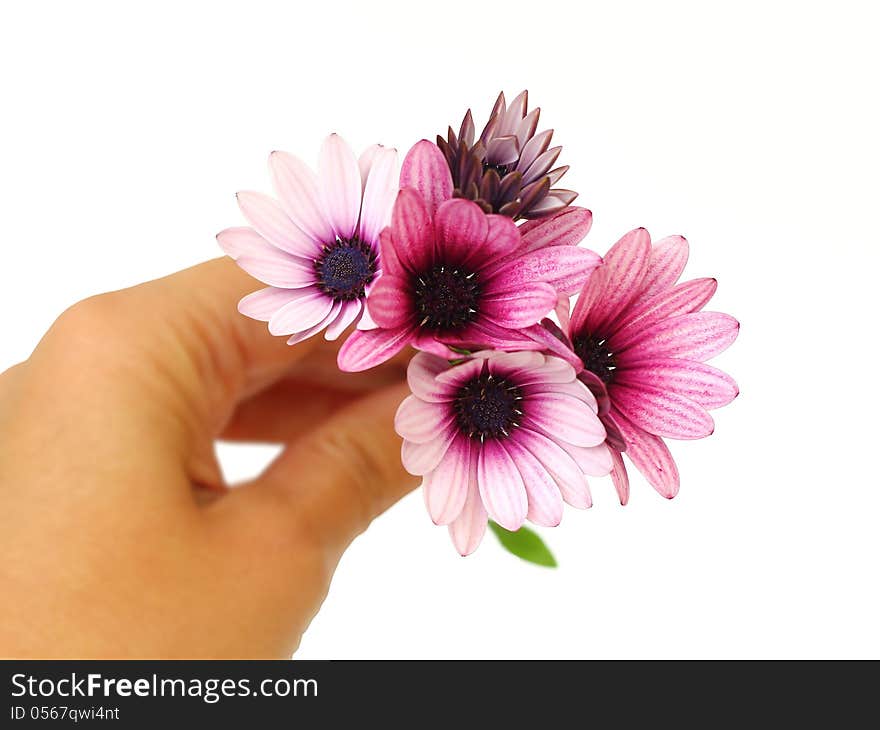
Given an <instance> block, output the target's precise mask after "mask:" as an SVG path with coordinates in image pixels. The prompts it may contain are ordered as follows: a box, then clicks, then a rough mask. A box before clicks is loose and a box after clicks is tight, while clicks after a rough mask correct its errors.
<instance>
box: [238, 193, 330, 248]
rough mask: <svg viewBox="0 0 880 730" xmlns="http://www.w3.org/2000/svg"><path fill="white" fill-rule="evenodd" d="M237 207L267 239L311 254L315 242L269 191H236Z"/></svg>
mask: <svg viewBox="0 0 880 730" xmlns="http://www.w3.org/2000/svg"><path fill="white" fill-rule="evenodd" d="M236 198H237V199H238V207H239V208H241V212H242V213H243V214H244V217H245V218H247V220H248V223H250V224H251V225H252V226H253V227H254V229H255V230H256V231H257V233H259V234H260V235H261V236H262V237H263V238H265V239H266V240H267V241H268V242H269V243H271V244H272V245H273V246H275V247H276V248H279V249H281V250H282V251H286V252H287V253H290V254H294V255H296V256H302V257H303V258H307V259H310V258H313V257H314V256H315V255H317V253H318V252H319V250H320V247H319V246H318V244H317V243H316V242H315V241H314V240H313V239H312V238H310V237H309V236H308V235H306V234H305V233H303V232H302V231H301V230H300V229H299V228H297V227H296V225H295V224H294V222H293V221H292V220H290V218H289V217H288V215H287V213H285V212H284V211H283V210H282V209H281V206H280V205H279V204H278V203H277V202H276V201H275V200H273V199H272V198H270V197H269V196H268V195H263V193H254V192H250V191H247V190H243V191H242V192H240V193H236Z"/></svg>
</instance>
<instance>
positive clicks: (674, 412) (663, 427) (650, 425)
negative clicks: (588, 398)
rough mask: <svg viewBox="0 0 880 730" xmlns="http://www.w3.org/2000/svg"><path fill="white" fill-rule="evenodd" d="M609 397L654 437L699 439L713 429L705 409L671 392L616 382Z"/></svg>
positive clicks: (708, 434)
mask: <svg viewBox="0 0 880 730" xmlns="http://www.w3.org/2000/svg"><path fill="white" fill-rule="evenodd" d="M611 398H612V399H613V401H614V405H615V406H616V407H617V409H618V410H620V411H621V412H622V413H623V414H624V415H625V416H626V417H627V418H628V419H629V420H630V421H632V422H633V423H634V424H635V425H636V426H639V427H640V428H643V429H644V430H645V431H647V432H648V433H653V434H654V435H656V436H665V437H666V438H674V439H700V438H705V437H706V436H710V435H711V434H712V432H713V431H714V430H715V422H714V421H713V420H712V416H710V415H709V414H708V413H707V412H706V409H705V408H703V407H702V406H699V405H697V404H696V403H694V402H693V401H692V400H688V399H687V398H685V397H683V396H681V395H679V394H678V393H675V392H673V391H666V390H660V389H658V388H653V387H645V386H639V387H638V388H631V387H629V386H626V385H620V384H618V383H615V384H614V386H613V390H612V391H611Z"/></svg>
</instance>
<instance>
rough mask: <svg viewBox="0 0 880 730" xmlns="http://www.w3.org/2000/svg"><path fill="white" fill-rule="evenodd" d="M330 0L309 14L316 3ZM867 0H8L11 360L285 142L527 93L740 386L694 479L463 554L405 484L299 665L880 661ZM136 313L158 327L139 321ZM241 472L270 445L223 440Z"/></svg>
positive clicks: (368, 134)
mask: <svg viewBox="0 0 880 730" xmlns="http://www.w3.org/2000/svg"><path fill="white" fill-rule="evenodd" d="M309 5H311V6H312V7H311V8H308V7H305V6H309ZM870 14H871V3H864V4H854V3H841V2H835V3H826V4H812V3H792V4H790V5H788V4H782V3H772V2H770V3H768V2H761V3H754V4H752V3H748V2H737V3H735V4H727V5H725V6H723V7H722V4H714V3H692V4H681V3H668V2H666V3H650V4H648V3H646V4H631V3H613V4H612V3H604V2H603V3H596V4H592V3H582V2H578V3H565V2H540V3H537V2H536V3H518V2H511V1H508V2H504V3H498V4H497V5H496V4H491V3H477V2H469V3H457V2H450V1H449V0H443V1H442V2H437V3H432V4H428V3H413V2H409V3H406V4H401V5H399V6H395V5H391V4H382V3H377V2H359V3H350V4H348V3H332V2H320V3H314V4H312V3H293V2H283V3H282V2H278V3H267V4H262V3H255V2H235V3H217V2H212V3H204V4H196V3H177V2H176V3H162V2H155V1H154V2H150V3H141V4H135V3H110V2H108V3H97V2H77V3H60V2H59V3H46V2H31V3H15V4H9V5H4V8H3V11H2V19H0V93H2V99H0V102H2V111H0V237H2V239H0V240H2V251H3V256H2V263H0V312H2V314H0V317H2V338H0V369H2V368H5V367H6V366H8V365H11V364H12V363H14V362H16V361H18V360H21V359H23V358H26V357H27V356H28V354H29V353H30V351H31V349H32V348H33V346H34V345H35V344H36V342H37V340H38V338H39V337H40V335H41V333H42V332H43V331H44V330H45V329H46V328H47V327H48V326H49V325H50V324H51V322H52V321H53V319H54V317H55V316H56V315H57V314H58V313H59V312H60V311H61V310H62V309H64V308H65V307H66V306H67V305H69V304H70V303H72V302H74V301H75V300H77V299H80V298H82V297H85V296H87V295H88V294H91V293H94V292H97V291H101V290H108V289H115V288H119V287H122V286H126V285H130V284H133V283H136V282H138V281H141V280H145V279H149V278H153V277H156V276H160V275H163V274H165V273H168V272H171V271H174V270H177V269H180V268H183V267H186V266H188V265H191V264H193V263H196V262H198V261H201V260H203V259H206V258H209V257H212V256H215V255H217V249H216V247H215V242H214V234H215V233H216V232H217V231H218V230H220V229H222V228H224V227H226V226H229V225H240V224H241V223H242V219H241V217H240V214H239V212H238V211H237V208H236V206H235V201H234V198H233V193H234V192H235V191H236V190H238V189H246V188H250V189H258V190H259V189H263V190H268V189H269V180H268V174H267V171H266V157H267V154H268V152H269V151H271V150H273V149H276V148H280V149H288V150H291V151H294V152H296V153H298V154H300V155H301V156H303V157H304V158H306V159H309V160H313V159H314V157H315V156H316V154H317V149H318V146H319V144H320V142H321V140H322V139H323V137H324V136H325V135H326V134H327V133H328V132H329V131H331V130H336V131H339V132H340V133H342V134H343V135H344V136H345V137H347V138H348V139H349V141H351V142H352V143H353V144H354V145H355V146H356V147H358V148H360V147H363V146H365V145H367V144H369V143H372V142H374V141H379V142H383V143H385V144H390V145H395V146H397V147H398V148H399V149H401V150H405V149H406V148H407V147H408V146H409V145H411V144H412V143H413V142H415V141H416V140H417V139H419V138H420V137H429V138H430V137H433V135H434V134H435V133H436V132H438V131H442V130H444V129H445V127H446V125H447V124H448V123H450V122H452V123H454V124H455V125H457V124H458V122H459V121H460V119H461V116H462V114H463V112H464V110H465V108H466V107H467V106H469V105H470V106H473V107H474V112H475V115H476V117H477V123H478V125H479V124H482V122H483V121H485V116H486V114H487V112H488V111H489V108H490V107H491V104H492V102H493V100H494V97H495V95H496V93H497V91H498V90H499V89H504V90H506V91H507V92H508V95H509V96H512V95H513V94H515V93H516V92H518V91H519V90H520V89H521V88H526V87H527V88H528V89H529V90H530V92H531V97H530V98H531V100H532V103H533V105H540V106H541V107H542V108H543V109H544V113H543V115H542V125H541V126H542V127H544V126H552V127H554V128H556V129H557V130H558V131H557V134H556V136H555V138H554V139H556V140H558V141H559V143H561V144H563V145H564V147H565V148H564V151H563V161H564V162H566V163H568V164H570V165H571V166H572V170H571V171H570V172H569V174H568V175H567V176H566V178H565V179H564V183H565V185H566V187H571V188H573V189H576V190H578V191H580V193H581V196H580V198H579V200H578V202H579V203H580V204H582V205H585V206H587V207H589V208H591V209H592V210H593V212H594V216H595V222H594V227H593V230H592V232H591V233H590V235H589V237H588V238H587V240H586V245H589V246H591V247H593V248H595V249H596V250H597V251H599V252H600V253H603V252H604V251H605V250H606V249H607V247H608V246H609V245H610V244H611V243H613V241H614V240H616V239H617V237H619V235H621V234H622V233H624V232H625V231H627V230H629V229H630V228H633V227H635V226H637V225H644V226H646V227H647V228H648V229H649V230H650V231H651V232H652V233H653V234H654V235H656V236H658V237H659V236H662V235H667V234H670V233H683V234H685V235H686V236H687V237H688V239H689V240H690V242H691V247H692V249H691V250H692V254H691V260H690V264H689V267H688V271H687V273H688V275H689V276H713V275H714V276H717V277H718V278H719V279H720V288H719V291H718V294H717V295H716V297H715V299H714V300H713V303H712V305H711V307H712V308H714V309H718V310H721V311H727V312H730V313H732V314H734V315H735V316H737V317H738V318H739V319H740V320H741V322H742V331H741V335H740V338H739V341H738V342H737V343H736V344H735V345H734V347H733V348H732V349H730V350H729V351H728V352H726V353H725V354H723V355H722V356H721V357H719V358H718V359H717V360H716V361H715V363H716V364H718V365H719V366H721V367H723V368H725V369H726V370H728V371H729V372H730V373H732V374H733V375H734V377H735V378H737V380H738V381H739V384H740V387H741V390H742V395H741V396H740V398H739V399H738V400H737V401H735V402H734V404H733V405H731V406H730V407H728V408H726V409H724V410H722V411H718V412H716V421H717V431H716V433H715V435H714V436H713V437H712V438H710V439H708V440H704V441H699V442H689V443H673V446H672V448H673V452H674V454H675V456H676V458H677V459H678V461H679V464H680V468H681V473H682V482H683V484H682V490H681V494H680V495H679V496H678V497H677V498H676V499H675V500H673V501H671V502H667V501H666V500H663V499H662V498H660V497H659V496H657V495H656V494H655V493H654V492H653V491H652V490H651V488H650V487H649V486H648V485H647V484H646V483H645V482H643V481H642V480H641V478H640V477H634V479H633V481H634V485H633V494H632V499H631V502H630V504H629V506H628V507H626V508H622V507H620V506H619V505H618V504H617V503H616V500H615V497H614V492H613V489H612V487H611V484H610V482H609V481H607V480H597V481H596V483H595V484H594V496H595V502H596V505H595V507H594V508H593V509H592V510H591V511H589V512H585V513H579V512H575V511H573V510H572V511H570V512H568V513H567V515H566V517H565V519H564V520H563V524H562V526H561V527H560V528H559V529H556V530H544V531H543V535H544V537H545V538H546V539H547V540H548V541H549V543H550V544H551V545H552V547H553V549H554V551H555V552H556V554H557V557H558V559H559V561H560V564H561V567H560V568H559V569H558V570H556V571H550V570H543V569H539V568H535V567H532V566H529V565H526V564H524V563H521V562H519V561H518V560H516V559H515V558H512V557H511V556H509V555H508V554H506V553H504V552H502V551H501V550H500V548H499V547H498V546H497V544H495V542H494V540H493V539H492V538H491V537H487V539H486V541H485V543H484V545H483V547H482V548H481V549H480V550H479V551H478V552H477V554H476V555H474V556H472V557H470V558H467V559H462V558H460V557H458V555H457V554H456V553H455V552H454V550H453V549H452V547H451V544H450V543H449V541H448V538H447V536H446V532H445V530H444V529H442V528H435V527H433V525H432V524H431V522H430V520H429V519H428V517H427V515H426V514H425V511H424V507H423V504H422V499H421V496H420V495H419V494H417V493H414V494H412V495H410V496H409V497H408V498H407V499H405V500H404V501H403V502H402V503H400V504H399V505H397V506H396V507H395V508H393V509H392V510H391V511H390V512H389V513H388V514H386V515H385V516H383V517H382V518H380V519H379V520H377V521H376V522H375V524H374V525H373V527H372V528H371V529H370V530H369V531H368V533H367V534H366V535H364V536H363V537H361V538H359V539H358V540H357V541H356V543H355V544H354V545H353V547H352V548H351V550H350V552H349V553H348V554H347V555H346V557H345V559H344V560H343V562H342V564H341V566H340V568H339V571H338V574H337V576H336V579H335V581H334V583H333V586H332V589H331V591H330V595H329V597H328V599H327V601H326V604H325V606H324V609H323V611H322V612H321V613H320V615H319V616H318V618H317V619H316V620H315V621H314V623H313V625H312V627H311V629H310V630H309V632H308V633H307V634H306V637H305V639H304V641H303V644H302V648H301V652H300V656H301V657H304V658H306V657H307V658H340V657H583V658H586V657H875V658H876V657H878V656H880V630H878V615H880V599H878V585H877V583H878V581H877V577H878V576H877V573H878V571H877V560H878V547H880V542H878V536H877V530H878V511H880V483H878V481H880V480H878V477H877V472H876V463H877V459H876V457H877V448H878V447H877V434H878V429H877V425H876V414H877V410H878V405H880V404H878V397H877V359H876V336H877V335H876V333H877V310H878V307H877V289H878V287H877V283H876V277H877V265H878V259H880V257H878V246H880V240H878V238H880V237H878V232H877V227H876V222H875V214H876V211H877V205H878V198H880V189H878V187H880V186H878V177H877V175H878V172H877V171H878V165H880V155H878V130H880V115H878V108H877V69H878V68H880V58H878V51H877V47H878V45H877V38H876V28H877V18H876V17H873V18H872V17H870ZM132 327H137V322H132ZM224 455H225V456H226V457H227V458H226V464H227V467H228V470H229V473H230V474H231V475H233V476H243V475H245V474H248V473H251V472H253V471H254V470H255V469H257V468H258V467H259V464H261V463H262V462H263V460H264V459H265V457H266V450H265V448H264V449H263V450H249V451H242V450H229V451H225V452H224Z"/></svg>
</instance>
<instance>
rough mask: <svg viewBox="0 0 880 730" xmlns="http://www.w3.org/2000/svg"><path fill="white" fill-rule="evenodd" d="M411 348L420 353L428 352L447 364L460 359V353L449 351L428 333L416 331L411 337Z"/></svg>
mask: <svg viewBox="0 0 880 730" xmlns="http://www.w3.org/2000/svg"><path fill="white" fill-rule="evenodd" d="M412 346H413V347H414V348H416V349H417V350H421V351H422V352H430V353H431V354H432V355H437V357H442V358H443V359H444V360H446V361H447V362H448V361H449V360H458V359H460V358H461V353H459V352H455V350H450V349H449V347H448V346H447V345H444V344H443V343H442V342H438V341H437V339H435V337H434V335H432V334H431V333H430V332H419V331H418V330H417V331H416V334H415V335H414V336H413V341H412Z"/></svg>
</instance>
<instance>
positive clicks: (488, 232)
mask: <svg viewBox="0 0 880 730" xmlns="http://www.w3.org/2000/svg"><path fill="white" fill-rule="evenodd" d="M539 115H540V110H539V109H537V108H536V109H533V110H532V111H529V109H528V94H527V92H525V91H524V92H522V93H521V94H519V95H518V96H517V97H516V98H515V99H514V100H513V101H512V102H511V103H510V104H507V103H506V100H505V97H504V94H503V93H502V94H501V95H499V97H498V100H497V101H496V102H495V105H494V107H493V109H492V112H491V114H490V115H489V119H488V121H487V122H486V125H485V127H484V128H483V130H482V132H481V133H480V135H479V137H478V136H477V134H476V127H475V125H474V121H473V117H472V114H471V112H470V110H468V112H467V113H466V114H465V116H464V119H463V121H462V123H461V127H460V129H459V131H458V133H457V134H456V133H455V132H454V131H453V130H452V128H451V127H450V128H449V131H448V134H447V136H446V137H445V138H443V137H440V136H438V137H437V140H436V144H435V143H433V142H430V141H428V140H422V141H420V142H418V143H417V144H416V145H415V146H414V147H413V148H412V149H411V150H410V151H409V152H408V154H407V155H406V157H405V158H404V160H403V163H402V165H401V166H400V170H399V173H398V164H397V153H396V151H395V150H394V149H391V148H387V147H383V146H381V145H374V146H372V147H370V148H368V149H367V150H365V151H364V153H363V154H362V155H361V156H360V157H359V158H358V157H356V156H355V154H354V153H353V152H352V150H351V148H350V147H349V146H348V145H347V144H346V143H345V142H344V141H343V140H342V138H341V137H339V136H338V135H336V134H331V135H330V136H329V137H328V138H327V139H326V140H325V141H324V144H323V147H322V148H321V153H320V159H319V163H318V169H317V173H316V172H313V171H312V170H311V169H310V168H309V167H308V166H307V165H306V164H304V163H303V162H302V161H301V160H300V159H299V158H297V157H295V156H293V155H291V154H288V153H286V152H273V153H272V154H271V155H270V157H269V169H270V174H271V178H272V183H273V186H274V188H275V192H276V195H277V198H272V197H270V196H267V195H264V194H261V193H256V192H240V193H238V202H239V205H240V207H241V211H242V213H243V214H244V217H245V218H246V219H247V221H248V223H250V227H238V228H229V229H227V230H225V231H222V232H221V233H220V234H218V237H217V238H218V241H219V243H220V246H221V247H222V249H223V250H224V251H225V252H226V253H227V254H228V255H229V256H231V257H232V258H233V259H235V260H236V261H237V263H238V265H239V266H240V267H241V268H242V269H244V270H245V271H247V272H248V273H249V274H251V275H252V276H254V277H256V278H257V279H259V280H260V281H262V282H264V283H265V284H267V286H266V288H263V289H260V290H259V291H256V292H254V293H253V294H250V295H248V296H246V297H245V298H244V299H242V300H241V302H240V303H239V311H240V312H241V313H242V314H244V315H246V316H248V317H252V318H254V319H257V320H262V321H265V322H268V329H269V332H270V333H271V334H272V335H283V336H285V337H288V338H289V339H288V343H289V344H291V345H293V344H296V343H297V342H300V341H302V340H304V339H306V338H308V337H312V336H316V335H318V334H319V333H321V332H323V336H324V337H325V338H327V339H328V340H335V339H337V338H339V337H340V336H342V335H343V334H344V333H346V332H348V331H349V328H351V327H352V326H354V330H353V331H351V333H350V334H349V335H348V337H347V339H346V340H345V342H344V344H343V345H342V346H341V348H340V350H339V356H338V365H339V367H340V369H342V370H344V371H351V372H354V371H361V370H366V369H368V368H371V367H374V366H376V365H379V364H380V363H383V362H385V361H387V360H389V359H390V358H392V357H394V356H396V355H397V354H398V353H400V352H401V351H403V350H404V348H406V347H407V346H410V347H412V348H414V349H415V350H416V354H415V355H414V356H413V357H412V358H411V360H410V361H409V365H408V371H407V380H408V382H409V387H410V390H411V394H410V395H409V396H408V397H407V398H406V399H405V400H404V401H403V402H402V403H401V404H400V408H399V410H398V412H397V416H396V418H395V424H394V425H395V428H396V430H397V433H398V434H399V435H400V437H401V438H402V440H403V443H402V449H401V458H402V462H403V465H404V467H405V468H406V469H407V471H409V472H410V473H412V474H414V475H417V476H421V477H422V490H423V492H424V497H425V502H426V505H427V509H428V513H429V514H430V516H431V519H432V520H433V521H434V523H435V524H437V525H446V526H448V529H449V534H450V537H451V538H452V542H453V544H454V545H455V548H456V549H457V550H458V551H459V552H460V553H461V554H462V555H468V554H470V553H472V552H473V551H474V550H476V548H477V547H478V545H479V544H480V541H481V540H482V537H483V535H484V533H485V531H486V527H487V525H491V526H492V529H493V530H494V531H495V532H496V534H498V536H499V537H500V539H501V541H502V544H503V545H505V546H506V547H508V549H510V550H512V551H513V552H515V553H517V554H519V555H520V556H521V557H525V558H527V559H532V560H533V561H535V562H539V563H545V564H552V556H550V555H549V553H548V552H547V551H546V549H545V548H543V545H542V543H540V541H539V540H538V538H537V537H536V536H535V535H534V534H533V533H530V532H529V531H527V530H526V529H525V528H524V527H523V525H524V522H525V521H526V520H528V521H530V522H532V523H534V524H537V525H541V526H547V527H551V526H556V525H558V524H559V523H560V520H561V519H562V512H563V505H564V504H568V505H570V506H572V507H575V508H578V509H585V508H588V507H590V506H591V505H592V498H591V495H590V487H589V484H588V477H603V476H607V475H610V477H611V481H612V482H613V484H614V487H615V489H616V491H617V496H618V498H619V500H620V503H621V504H626V503H627V501H628V500H629V491H630V487H629V476H628V473H627V469H626V465H625V463H624V460H623V454H624V453H625V454H626V456H627V458H628V460H629V461H630V462H631V464H632V465H634V466H635V467H636V469H638V470H639V471H640V472H641V473H642V474H643V475H644V477H645V478H646V479H647V481H648V482H649V483H650V484H651V486H653V487H654V489H656V490H657V491H658V492H659V493H660V494H661V495H662V496H664V497H666V498H672V497H674V496H675V495H676V494H677V492H678V489H679V475H678V469H677V468H676V464H675V461H674V460H673V458H672V455H671V454H670V451H669V448H668V447H667V445H666V442H665V440H664V439H667V438H669V439H699V438H703V437H705V436H709V435H710V434H711V433H712V432H713V429H714V422H713V419H712V416H711V415H710V413H709V411H710V410H712V409H714V408H718V407H720V406H723V405H726V404H727V403H730V402H731V401H732V400H733V399H734V398H735V397H736V396H737V394H738V389H737V385H736V383H735V382H734V380H733V379H732V378H731V377H730V376H728V375H727V374H725V373H724V372H722V371H721V370H719V369H717V368H715V367H713V366H711V365H708V364H706V361H707V360H709V359H710V358H712V357H713V356H714V355H717V354H718V353H719V352H721V351H722V350H724V349H725V348H726V347H727V346H728V345H730V344H731V343H732V342H733V341H734V340H735V339H736V336H737V333H738V331H739V323H738V322H737V321H736V320H735V319H734V318H733V317H731V316H729V315H727V314H723V313H720V312H711V311H705V310H704V307H705V306H706V304H707V303H708V302H709V300H710V299H711V298H712V295H713V294H714V292H715V289H716V286H717V282H716V280H715V279H713V278H700V279H692V280H688V281H684V282H681V281H680V277H681V275H682V272H683V270H684V267H685V264H686V262H687V258H688V242H687V241H686V240H685V239H684V238H683V237H682V236H669V237H667V238H662V239H660V240H652V238H651V236H650V235H649V234H648V231H646V230H645V229H644V228H637V229H636V230H633V231H630V232H628V233H626V234H625V235H624V236H623V237H622V238H621V239H620V240H619V241H617V242H616V243H615V244H614V245H613V246H611V248H610V249H609V250H608V251H607V253H606V254H605V255H604V256H600V255H599V254H597V253H594V252H593V251H591V250H589V249H587V248H584V247H583V246H581V245H580V243H581V241H582V240H583V239H584V238H585V236H586V235H587V233H588V232H589V230H590V226H591V223H592V214H591V212H590V211H589V210H586V209H585V208H581V207H577V206H574V205H572V203H573V201H574V200H575V198H576V197H577V193H575V192H573V191H571V190H566V189H564V188H559V187H556V185H557V184H558V183H559V181H560V179H561V178H562V177H563V176H564V175H565V173H566V171H567V170H568V166H566V165H562V166H556V163H557V159H558V158H559V155H560V152H561V149H562V148H561V147H558V146H556V147H551V139H552V136H553V130H545V131H541V132H539V131H538V121H539ZM572 302H574V303H573V306H572Z"/></svg>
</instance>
